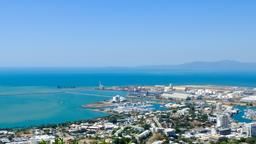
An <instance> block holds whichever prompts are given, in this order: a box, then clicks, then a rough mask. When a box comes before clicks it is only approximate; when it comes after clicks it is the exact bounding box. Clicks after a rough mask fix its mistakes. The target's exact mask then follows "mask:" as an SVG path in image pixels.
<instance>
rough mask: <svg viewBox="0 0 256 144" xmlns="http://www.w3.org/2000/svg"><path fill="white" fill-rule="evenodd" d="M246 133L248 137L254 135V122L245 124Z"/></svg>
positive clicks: (255, 124) (255, 135) (255, 132)
mask: <svg viewBox="0 0 256 144" xmlns="http://www.w3.org/2000/svg"><path fill="white" fill-rule="evenodd" d="M246 133H247V136H248V137H256V123H250V124H247V125H246Z"/></svg>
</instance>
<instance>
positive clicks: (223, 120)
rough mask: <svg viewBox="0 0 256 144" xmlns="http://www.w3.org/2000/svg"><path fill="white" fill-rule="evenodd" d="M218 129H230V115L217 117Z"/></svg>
mask: <svg viewBox="0 0 256 144" xmlns="http://www.w3.org/2000/svg"><path fill="white" fill-rule="evenodd" d="M216 126H217V128H229V127H230V120H229V115H228V114H221V115H218V116H217V125H216Z"/></svg>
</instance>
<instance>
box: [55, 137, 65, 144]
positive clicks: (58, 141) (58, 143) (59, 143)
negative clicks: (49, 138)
mask: <svg viewBox="0 0 256 144" xmlns="http://www.w3.org/2000/svg"><path fill="white" fill-rule="evenodd" d="M53 144H65V142H64V140H63V139H62V138H56V139H55V141H54V142H53Z"/></svg>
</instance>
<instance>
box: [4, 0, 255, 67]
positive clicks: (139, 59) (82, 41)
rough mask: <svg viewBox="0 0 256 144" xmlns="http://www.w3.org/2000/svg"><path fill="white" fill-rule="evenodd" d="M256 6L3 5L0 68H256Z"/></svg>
mask: <svg viewBox="0 0 256 144" xmlns="http://www.w3.org/2000/svg"><path fill="white" fill-rule="evenodd" d="M255 7H256V2H254V1H253V0H193V1H191V0H69V1H67V0H38V1H35V0H22V1H21V0H2V1H0V66H2V67H94V66H96V67H98V66H138V65H168V64H180V63H185V62H191V61H218V60H227V59H228V60H237V61H243V62H256V57H255V54H256V8H255Z"/></svg>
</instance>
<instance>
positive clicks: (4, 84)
mask: <svg viewBox="0 0 256 144" xmlns="http://www.w3.org/2000/svg"><path fill="white" fill-rule="evenodd" d="M99 81H100V82H101V83H102V84H103V85H105V86H124V85H162V84H164V85H168V84H170V83H171V84H173V85H192V84H193V85H230V86H244V87H256V74H254V73H213V72H212V73H211V72H207V73H203V72H178V71H176V72H175V71H172V72H166V71H165V72H147V71H143V72H138V71H105V70H104V69H102V70H101V69H97V70H86V69H74V70H69V69H1V70H0V128H16V127H30V126H39V125H47V124H58V123H63V122H71V121H78V120H86V119H93V118H97V117H102V116H106V114H105V113H100V112H95V111H92V110H89V109H84V108H82V105H84V104H89V103H94V102H98V101H102V100H108V99H111V97H112V96H114V95H116V94H120V95H125V94H126V93H125V92H112V91H97V90H84V89H79V88H92V87H97V86H98V84H99ZM57 86H64V87H72V86H75V87H77V89H74V90H67V89H58V88H57Z"/></svg>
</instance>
